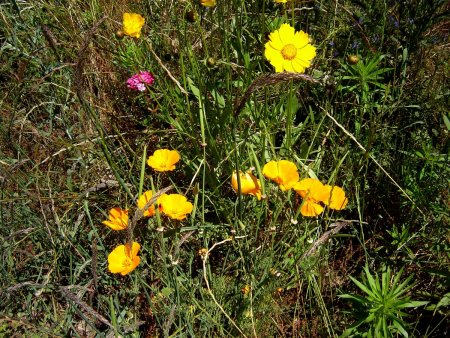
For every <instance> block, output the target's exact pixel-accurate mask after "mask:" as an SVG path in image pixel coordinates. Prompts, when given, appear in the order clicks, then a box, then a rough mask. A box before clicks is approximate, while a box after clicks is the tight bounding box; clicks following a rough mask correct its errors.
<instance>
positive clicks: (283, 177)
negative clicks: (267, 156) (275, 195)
mask: <svg viewBox="0 0 450 338" xmlns="http://www.w3.org/2000/svg"><path fill="white" fill-rule="evenodd" d="M263 174H264V176H266V177H267V178H268V179H271V180H272V181H274V182H276V183H278V184H279V185H280V189H281V190H282V191H286V190H289V189H291V188H292V187H293V186H294V184H295V183H297V182H298V179H299V176H298V172H297V166H296V165H295V163H293V162H291V161H287V160H281V161H270V162H267V163H266V164H265V165H264V167H263Z"/></svg>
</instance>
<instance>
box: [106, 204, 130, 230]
mask: <svg viewBox="0 0 450 338" xmlns="http://www.w3.org/2000/svg"><path fill="white" fill-rule="evenodd" d="M102 223H103V224H104V225H106V226H108V227H110V228H111V229H113V230H125V229H126V228H127V226H128V210H123V209H120V208H112V209H111V210H110V211H109V215H108V220H106V221H103V222H102Z"/></svg>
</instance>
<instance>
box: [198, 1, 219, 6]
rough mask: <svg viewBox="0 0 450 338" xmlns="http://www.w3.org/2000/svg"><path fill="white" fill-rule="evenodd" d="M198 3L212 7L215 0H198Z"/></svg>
mask: <svg viewBox="0 0 450 338" xmlns="http://www.w3.org/2000/svg"><path fill="white" fill-rule="evenodd" d="M200 5H202V6H205V7H214V6H215V5H216V0H200Z"/></svg>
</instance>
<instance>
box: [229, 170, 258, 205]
mask: <svg viewBox="0 0 450 338" xmlns="http://www.w3.org/2000/svg"><path fill="white" fill-rule="evenodd" d="M239 179H240V181H241V194H243V195H247V194H248V195H253V196H255V197H256V198H257V199H258V201H259V200H260V199H261V184H260V182H259V180H258V179H257V178H256V177H255V176H254V175H253V174H251V173H250V172H246V173H244V172H242V171H240V172H239ZM231 186H232V187H233V190H234V191H236V192H238V189H239V188H238V176H237V174H236V172H233V175H231Z"/></svg>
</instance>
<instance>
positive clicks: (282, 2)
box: [275, 0, 288, 4]
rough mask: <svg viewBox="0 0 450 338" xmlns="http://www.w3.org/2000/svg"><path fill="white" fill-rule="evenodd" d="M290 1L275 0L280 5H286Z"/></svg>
mask: <svg viewBox="0 0 450 338" xmlns="http://www.w3.org/2000/svg"><path fill="white" fill-rule="evenodd" d="M287 1H288V0H275V2H276V3H278V4H285V3H286V2H287Z"/></svg>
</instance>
